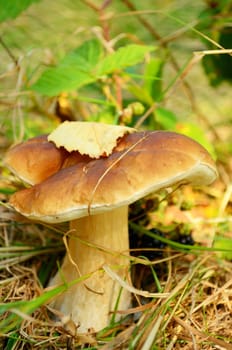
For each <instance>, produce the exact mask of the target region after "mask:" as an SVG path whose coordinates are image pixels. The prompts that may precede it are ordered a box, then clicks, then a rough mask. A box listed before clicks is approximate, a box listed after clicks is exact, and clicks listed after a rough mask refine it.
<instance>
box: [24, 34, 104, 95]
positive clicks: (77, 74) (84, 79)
mask: <svg viewBox="0 0 232 350" xmlns="http://www.w3.org/2000/svg"><path fill="white" fill-rule="evenodd" d="M101 53H102V48H101V46H100V43H99V41H98V40H96V39H93V40H89V41H87V42H85V43H84V44H83V45H81V46H79V47H77V48H76V49H75V50H73V51H72V52H70V53H68V54H67V55H66V56H65V57H64V58H63V59H62V60H61V62H60V63H59V64H58V65H57V66H56V67H53V68H48V69H47V70H45V71H44V72H43V74H42V75H41V77H40V78H39V79H38V80H37V82H36V83H35V84H34V85H32V87H31V88H32V90H35V91H37V92H40V93H41V94H44V95H47V96H54V95H57V94H59V93H60V92H62V91H72V90H74V89H78V88H80V87H81V86H83V85H86V84H89V83H91V82H93V81H95V80H96V77H94V75H93V69H94V67H95V65H96V63H97V62H98V61H99V59H100V57H101Z"/></svg>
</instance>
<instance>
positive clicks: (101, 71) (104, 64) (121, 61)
mask: <svg viewBox="0 0 232 350" xmlns="http://www.w3.org/2000/svg"><path fill="white" fill-rule="evenodd" d="M154 49H155V48H154V47H152V46H143V45H135V44H130V45H127V46H124V47H121V48H119V49H118V50H117V51H116V52H114V53H112V54H110V55H108V56H106V57H105V58H104V59H103V60H102V61H101V62H100V63H99V64H98V66H97V69H96V73H97V75H98V76H102V75H105V74H110V73H113V72H114V71H117V70H121V69H124V68H126V67H130V66H133V65H135V64H137V63H140V62H141V61H143V60H144V57H145V55H146V54H147V53H148V52H151V51H153V50H154Z"/></svg>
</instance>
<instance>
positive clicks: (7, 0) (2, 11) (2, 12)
mask: <svg viewBox="0 0 232 350" xmlns="http://www.w3.org/2000/svg"><path fill="white" fill-rule="evenodd" d="M39 1H40V0H0V22H3V21H6V20H7V19H13V18H16V17H17V16H18V15H19V14H20V13H21V12H22V11H24V10H26V9H27V8H28V7H29V6H30V5H31V4H33V3H34V2H39Z"/></svg>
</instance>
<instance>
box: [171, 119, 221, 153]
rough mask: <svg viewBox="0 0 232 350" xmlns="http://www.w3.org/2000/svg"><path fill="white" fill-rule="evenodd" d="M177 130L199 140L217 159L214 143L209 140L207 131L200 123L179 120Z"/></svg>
mask: <svg viewBox="0 0 232 350" xmlns="http://www.w3.org/2000/svg"><path fill="white" fill-rule="evenodd" d="M175 131H177V132H180V133H182V134H184V135H187V136H189V137H191V138H193V139H194V140H196V141H197V142H199V143H200V144H201V145H202V146H204V147H205V148H206V149H207V150H208V152H209V153H210V154H211V156H212V157H213V158H214V159H216V157H217V156H216V152H215V149H214V146H213V144H212V143H210V142H209V141H208V139H207V136H206V135H205V131H204V130H203V129H202V128H200V127H199V126H198V125H196V124H193V123H185V122H179V123H177V124H176V125H175Z"/></svg>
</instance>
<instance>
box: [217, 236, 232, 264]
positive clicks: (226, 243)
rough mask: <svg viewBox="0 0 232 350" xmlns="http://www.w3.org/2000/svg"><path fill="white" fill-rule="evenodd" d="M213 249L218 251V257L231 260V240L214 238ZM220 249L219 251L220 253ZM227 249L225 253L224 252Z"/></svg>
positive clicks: (221, 237)
mask: <svg viewBox="0 0 232 350" xmlns="http://www.w3.org/2000/svg"><path fill="white" fill-rule="evenodd" d="M213 247H214V248H216V249H217V250H219V251H218V255H219V256H220V257H221V258H223V259H227V260H232V239H231V238H228V237H224V236H216V238H215V241H214V244H213ZM220 249H221V251H220ZM225 249H227V251H225Z"/></svg>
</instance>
